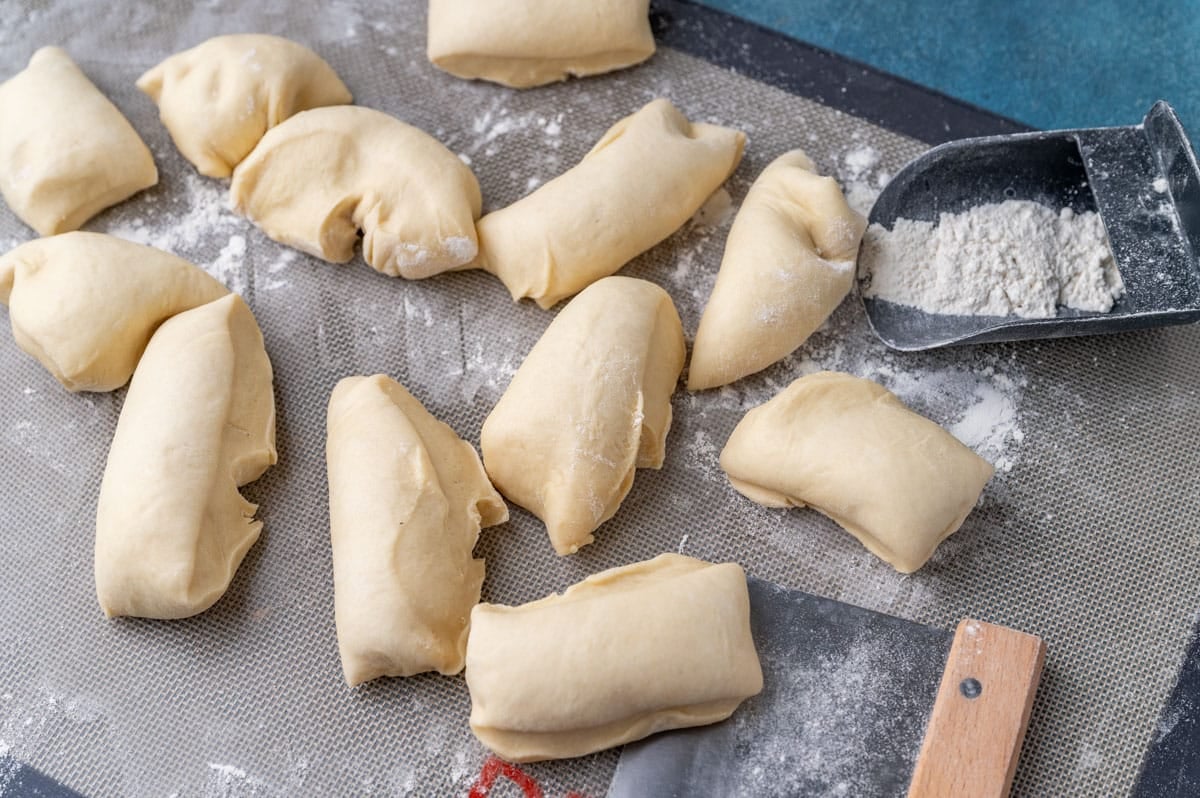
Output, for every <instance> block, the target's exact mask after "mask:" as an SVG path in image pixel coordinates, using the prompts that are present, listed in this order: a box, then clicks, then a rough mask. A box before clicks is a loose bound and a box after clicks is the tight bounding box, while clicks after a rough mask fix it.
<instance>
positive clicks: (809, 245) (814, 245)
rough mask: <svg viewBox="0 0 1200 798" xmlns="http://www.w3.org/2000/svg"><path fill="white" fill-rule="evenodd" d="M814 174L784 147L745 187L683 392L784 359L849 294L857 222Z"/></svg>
mask: <svg viewBox="0 0 1200 798" xmlns="http://www.w3.org/2000/svg"><path fill="white" fill-rule="evenodd" d="M815 172H816V167H814V166H813V162H812V161H810V160H809V159H808V156H807V155H805V154H804V153H803V152H801V151H800V150H792V151H791V152H788V153H784V154H783V155H781V156H779V157H778V158H776V159H775V160H774V161H772V162H771V163H770V164H769V165H768V166H767V168H766V169H764V170H763V172H762V174H761V175H759V176H758V179H757V180H755V181H754V185H752V186H751V187H750V191H749V193H747V194H746V199H745V200H744V201H743V202H742V207H741V210H739V211H738V214H737V217H736V218H735V219H734V221H733V227H731V228H730V230H729V238H728V239H727V240H726V242H725V257H724V259H723V260H722V261H721V271H720V272H719V273H718V274H717V283H716V285H715V286H714V287H713V292H712V296H711V297H709V300H708V305H707V306H706V307H705V308H704V315H703V316H702V317H701V319H700V328H699V329H698V330H697V331H696V341H695V344H694V345H693V346H692V363H691V368H690V369H689V370H688V389H689V390H693V391H695V390H701V389H704V388H716V387H717V386H719V385H725V384H727V383H730V382H733V381H734V380H738V379H741V378H742V377H745V376H746V375H747V374H753V373H754V372H756V371H759V370H761V369H764V368H766V367H767V366H769V365H771V364H772V363H774V362H776V361H777V360H780V359H781V358H784V357H786V356H787V355H789V354H791V353H792V352H794V351H795V350H796V349H797V348H798V347H799V346H800V345H801V344H803V343H804V342H805V341H806V340H807V339H808V336H810V335H812V333H813V331H814V330H816V329H817V328H818V327H820V326H821V324H823V323H824V321H825V319H827V318H828V317H829V314H830V313H832V312H833V311H834V309H835V308H836V307H837V306H838V305H839V304H841V301H842V300H843V299H844V298H845V297H846V294H848V293H850V287H851V286H852V285H853V284H854V262H855V260H856V258H857V257H858V244H859V241H861V240H862V234H863V229H864V228H865V227H866V220H865V219H863V218H862V217H861V216H859V215H858V214H857V213H855V212H854V211H852V210H850V206H849V205H847V204H846V199H845V197H843V196H842V190H841V189H840V188H839V187H838V184H837V181H836V180H834V179H833V178H832V177H820V176H819V175H817V174H816V173H815Z"/></svg>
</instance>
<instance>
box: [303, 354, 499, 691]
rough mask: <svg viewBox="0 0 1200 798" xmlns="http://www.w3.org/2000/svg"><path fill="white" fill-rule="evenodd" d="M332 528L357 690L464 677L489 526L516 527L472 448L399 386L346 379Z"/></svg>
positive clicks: (343, 647) (340, 390)
mask: <svg viewBox="0 0 1200 798" xmlns="http://www.w3.org/2000/svg"><path fill="white" fill-rule="evenodd" d="M328 433H329V437H328V439H327V442H326V447H325V453H326V460H327V463H328V466H329V525H330V532H331V538H332V542H333V583H334V605H335V611H336V616H337V635H338V649H339V651H340V652H341V656H342V670H343V671H344V673H345V675H346V682H347V684H349V685H351V686H354V685H356V684H359V683H361V682H365V681H368V680H370V679H374V678H376V677H379V676H411V675H412V674H414V673H421V672H423V671H430V670H436V671H438V672H440V673H446V674H449V673H458V672H459V671H460V670H462V667H463V657H464V655H465V654H466V649H467V628H468V626H467V623H468V619H469V617H470V612H471V608H472V607H474V606H475V605H476V604H477V603H478V602H479V587H480V585H481V584H482V583H483V560H475V559H472V558H471V549H473V548H474V547H475V541H476V540H477V539H478V538H479V529H480V527H481V526H493V525H495V524H500V523H503V522H504V521H506V520H508V507H507V506H506V505H505V504H504V500H503V499H501V498H500V494H498V493H496V491H495V489H494V488H493V487H492V484H491V483H490V482H489V481H488V478H487V474H485V473H484V471H483V466H482V465H481V464H480V462H479V455H477V454H476V453H475V450H474V449H473V448H471V444H469V443H467V442H466V441H464V440H462V439H460V438H459V437H458V436H457V435H456V434H455V433H454V430H452V429H450V427H448V426H446V425H445V424H443V423H442V422H440V421H438V420H437V419H436V418H434V417H433V416H432V415H430V414H429V412H428V411H426V410H425V408H424V407H422V406H421V403H420V402H418V401H417V400H416V399H414V398H413V396H412V395H411V394H410V393H409V392H408V391H406V390H405V389H404V388H402V387H401V386H400V385H399V383H397V382H396V381H395V380H393V379H391V378H389V377H386V376H384V375H382V374H377V375H375V376H373V377H347V378H346V379H344V380H342V381H341V382H339V383H338V385H337V387H336V388H334V390H333V395H332V396H331V397H330V399H329V418H328Z"/></svg>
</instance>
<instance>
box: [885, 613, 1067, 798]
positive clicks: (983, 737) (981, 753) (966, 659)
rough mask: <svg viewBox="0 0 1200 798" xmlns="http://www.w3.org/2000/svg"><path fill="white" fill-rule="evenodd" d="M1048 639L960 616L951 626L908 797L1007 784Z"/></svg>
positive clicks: (986, 792)
mask: <svg viewBox="0 0 1200 798" xmlns="http://www.w3.org/2000/svg"><path fill="white" fill-rule="evenodd" d="M1045 658H1046V644H1045V643H1043V642H1042V640H1041V638H1037V637H1034V636H1033V635H1028V634H1025V633H1024V632H1017V631H1015V630H1013V629H1007V628H1005V627H1003V626H995V625H993V624H990V623H983V622H982V621H972V620H965V621H962V622H960V623H959V624H958V629H957V630H955V632H954V643H953V644H952V645H951V646H950V655H949V656H948V657H947V658H946V670H945V672H944V673H943V674H942V684H941V687H939V688H938V694H937V700H936V701H935V702H934V705H933V713H932V714H931V715H930V716H929V726H928V727H927V728H926V730H925V741H924V742H923V743H922V744H921V753H920V755H919V756H918V758H917V766H916V768H914V769H913V777H912V783H911V784H910V785H909V788H908V796H909V798H1004V796H1007V795H1008V791H1009V788H1010V787H1011V786H1012V780H1013V774H1014V773H1015V772H1016V769H1017V759H1018V758H1019V757H1020V756H1021V743H1022V742H1023V741H1024V739H1025V727H1026V726H1028V725H1029V710H1030V709H1031V708H1032V706H1033V698H1034V696H1035V695H1036V694H1037V686H1038V680H1039V679H1040V678H1041V675H1042V663H1043V661H1044V660H1045Z"/></svg>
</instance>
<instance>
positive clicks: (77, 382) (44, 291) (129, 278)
mask: <svg viewBox="0 0 1200 798" xmlns="http://www.w3.org/2000/svg"><path fill="white" fill-rule="evenodd" d="M227 293H229V292H228V290H227V289H226V288H225V286H223V285H221V284H220V283H219V282H217V281H216V280H214V279H213V278H212V277H210V276H208V274H207V273H206V272H205V271H204V270H203V269H201V268H199V267H198V266H194V265H192V264H191V263H188V262H187V261H186V260H184V259H183V258H177V257H175V256H174V255H171V254H170V253H167V252H163V251H162V250H158V249H153V248H152V247H144V246H142V245H141V244H134V243H132V242H130V241H125V240H123V239H120V238H115V237H113V236H107V235H102V234H100V233H83V232H73V233H63V234H62V235H57V236H51V237H49V238H39V239H35V240H33V241H29V242H27V243H25V244H22V245H21V246H19V247H17V248H16V249H14V250H11V251H10V252H8V253H7V254H5V255H4V256H3V257H0V302H3V303H5V304H7V305H8V313H9V318H10V320H11V321H12V331H13V338H14V339H16V342H17V345H18V346H20V347H21V349H23V350H24V351H26V352H28V353H29V354H31V355H33V356H34V357H35V358H37V359H38V361H39V362H40V363H41V364H42V365H43V366H45V367H46V370H47V371H49V372H50V373H51V374H53V375H54V377H55V379H57V380H58V381H59V382H61V383H62V384H63V386H65V387H66V388H67V390H70V391H111V390H113V389H114V388H119V387H121V386H122V385H124V384H125V383H126V382H128V381H129V377H130V375H131V374H133V368H134V366H136V365H137V361H138V358H139V357H141V356H142V350H143V349H145V348H146V342H147V341H149V340H150V336H151V335H152V334H153V333H154V330H155V329H157V327H158V325H160V324H162V323H163V322H164V321H166V320H167V319H169V318H170V317H172V316H174V315H175V314H177V313H181V312H183V311H185V310H189V309H191V308H194V307H198V306H200V305H203V304H205V303H206V302H211V301H213V300H214V299H217V298H218V297H221V296H223V295H225V294H227Z"/></svg>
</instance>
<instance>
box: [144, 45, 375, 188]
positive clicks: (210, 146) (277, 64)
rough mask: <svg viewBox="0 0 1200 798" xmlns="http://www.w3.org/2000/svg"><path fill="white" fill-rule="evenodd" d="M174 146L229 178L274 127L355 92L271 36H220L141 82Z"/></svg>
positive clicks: (314, 59)
mask: <svg viewBox="0 0 1200 798" xmlns="http://www.w3.org/2000/svg"><path fill="white" fill-rule="evenodd" d="M137 87H138V88H139V89H141V90H142V91H144V92H145V93H146V94H148V95H150V98H151V99H153V100H154V102H156V103H158V113H159V116H160V117H161V118H162V122H163V124H164V125H166V128H167V130H168V131H169V132H170V133H171V139H172V140H173V141H174V142H175V146H176V147H178V148H179V151H180V152H181V153H183V157H185V158H187V159H188V160H189V161H191V162H192V164H193V165H194V166H195V167H196V169H198V170H199V171H200V174H202V175H207V176H209V177H229V175H230V174H231V173H232V172H233V167H235V166H237V165H238V164H239V163H240V162H241V160H242V159H243V158H245V157H246V155H248V154H249V152H250V150H252V149H254V145H255V144H257V143H258V140H259V139H261V138H262V137H263V134H264V133H266V132H267V131H268V130H270V129H271V128H273V127H275V126H276V125H278V124H279V123H280V122H282V121H283V120H285V119H287V118H288V117H290V116H292V115H293V114H296V113H299V112H300V111H306V110H308V109H309V108H318V107H321V106H325V105H344V104H346V103H348V102H350V100H351V97H350V90H349V89H347V88H346V85H345V84H344V83H342V81H341V79H340V78H339V77H338V76H337V73H336V72H334V71H333V68H332V67H330V66H329V64H327V63H325V62H324V61H323V60H322V59H321V57H320V56H319V55H317V54H316V53H314V52H313V51H312V50H310V49H308V48H307V47H305V46H304V45H302V44H297V43H296V42H293V41H290V40H288V39H284V38H281V37H279V36H267V35H264V34H234V35H230V36H216V37H214V38H212V39H209V40H208V41H206V42H203V43H202V44H199V45H197V46H195V47H193V48H192V49H190V50H184V51H183V52H181V53H176V54H175V55H173V56H171V57H170V58H168V59H167V60H165V61H163V62H162V63H161V64H159V65H158V66H156V67H154V68H153V69H151V70H150V71H149V72H147V73H146V74H144V75H142V76H141V77H140V78H138V82H137Z"/></svg>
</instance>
